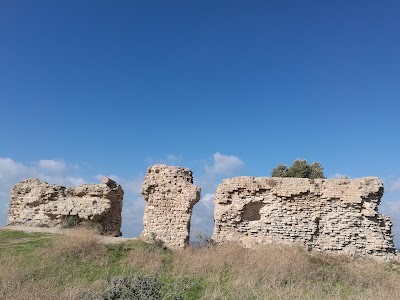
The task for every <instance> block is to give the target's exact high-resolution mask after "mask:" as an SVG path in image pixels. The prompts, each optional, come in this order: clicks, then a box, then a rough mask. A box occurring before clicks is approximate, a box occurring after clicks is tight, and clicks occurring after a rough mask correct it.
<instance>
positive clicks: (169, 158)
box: [146, 154, 183, 165]
mask: <svg viewBox="0 0 400 300" xmlns="http://www.w3.org/2000/svg"><path fill="white" fill-rule="evenodd" d="M182 160H183V159H182V156H179V155H175V154H165V155H164V157H162V158H153V157H152V156H148V157H146V162H147V163H148V164H149V165H155V164H166V165H177V164H179V163H181V162H182Z"/></svg>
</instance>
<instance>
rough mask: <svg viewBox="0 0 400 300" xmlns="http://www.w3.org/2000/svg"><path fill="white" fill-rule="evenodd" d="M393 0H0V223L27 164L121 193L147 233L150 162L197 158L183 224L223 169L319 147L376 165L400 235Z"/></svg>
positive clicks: (353, 170)
mask: <svg viewBox="0 0 400 300" xmlns="http://www.w3.org/2000/svg"><path fill="white" fill-rule="evenodd" d="M399 14H400V3H399V2H398V1H379V2H377V1H351V2H350V1H330V2H328V1H84V0H83V1H61V0H60V1H42V0H40V1H22V0H21V1H11V0H3V1H1V2H0V103H1V110H0V225H2V224H5V222H6V213H7V206H8V193H9V190H10V188H11V187H12V185H14V184H15V183H17V182H18V181H19V180H21V179H22V178H24V177H32V176H34V177H39V178H41V179H45V180H47V181H48V182H50V183H59V184H65V185H76V184H80V183H95V182H98V178H99V177H100V176H101V175H107V176H113V177H114V178H115V179H117V181H119V182H120V183H121V184H122V185H123V187H124V189H125V191H126V196H125V199H124V201H125V203H124V212H123V213H124V219H123V232H124V234H125V235H126V236H137V235H139V233H140V231H141V228H142V227H141V226H142V213H143V208H144V201H143V200H142V199H141V196H140V193H139V191H140V184H141V181H142V179H143V176H144V174H145V172H146V168H147V167H148V166H150V165H152V164H154V163H167V164H172V165H180V166H184V167H188V168H191V169H192V170H193V172H194V176H195V181H196V183H197V184H199V185H200V186H201V187H202V197H203V199H202V200H201V202H200V203H199V204H197V205H196V207H195V212H194V216H193V226H192V230H193V231H196V230H201V231H205V232H207V233H211V229H212V222H213V217H212V215H213V213H212V195H213V193H214V192H215V188H216V186H217V185H218V184H219V183H220V182H221V180H222V179H223V178H227V177H232V176H238V175H251V176H269V175H270V172H271V169H272V168H273V167H274V166H276V165H277V164H279V163H285V164H287V165H290V164H291V163H292V162H293V160H295V159H297V158H301V159H307V160H308V161H309V162H312V161H314V160H316V161H319V162H320V163H321V164H322V165H323V166H324V167H325V174H326V175H327V176H328V177H334V176H337V175H338V174H342V175H347V176H349V177H352V178H356V177H363V176H378V177H380V178H381V179H382V180H384V182H385V195H384V197H383V200H382V205H381V210H382V211H384V212H385V213H387V214H389V215H390V216H392V218H393V221H394V223H395V226H394V233H395V234H396V235H397V247H400V224H399V223H400V161H399V159H398V155H399V148H400V141H399V138H398V131H399V129H400V119H399V117H398V114H399V112H400V56H399V53H400V35H399V28H400V18H399V17H398V16H399Z"/></svg>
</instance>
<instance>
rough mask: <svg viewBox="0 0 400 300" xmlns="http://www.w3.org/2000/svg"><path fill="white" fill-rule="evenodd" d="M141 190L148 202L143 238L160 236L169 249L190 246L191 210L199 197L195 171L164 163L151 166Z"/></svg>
mask: <svg viewBox="0 0 400 300" xmlns="http://www.w3.org/2000/svg"><path fill="white" fill-rule="evenodd" d="M141 193H142V195H143V197H144V199H145V201H146V202H147V204H146V209H145V212H144V217H143V223H144V224H143V225H144V229H143V232H142V234H141V238H142V239H144V240H153V239H154V238H156V239H160V240H161V241H163V242H164V243H165V245H166V246H167V247H170V248H181V247H185V246H187V245H188V243H189V234H190V218H191V215H192V209H193V206H194V205H195V204H196V203H197V202H198V201H199V200H200V188H199V187H197V186H195V185H193V176H192V171H190V170H189V169H185V168H180V167H172V166H167V165H161V164H159V165H154V166H152V167H149V168H148V169H147V174H146V176H145V178H144V181H143V184H142V189H141Z"/></svg>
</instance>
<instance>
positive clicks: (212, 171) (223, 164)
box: [205, 152, 244, 176]
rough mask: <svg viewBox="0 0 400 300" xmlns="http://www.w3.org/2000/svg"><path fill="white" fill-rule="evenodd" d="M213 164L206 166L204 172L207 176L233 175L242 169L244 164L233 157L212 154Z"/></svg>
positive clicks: (217, 153)
mask: <svg viewBox="0 0 400 300" xmlns="http://www.w3.org/2000/svg"><path fill="white" fill-rule="evenodd" d="M213 160H214V161H213V164H212V165H211V166H209V165H206V166H205V171H206V174H207V175H208V176H216V175H226V176H230V175H233V174H234V173H235V172H237V171H240V170H241V169H242V168H243V167H244V162H243V161H242V160H241V159H240V158H239V157H237V156H234V155H223V154H221V153H219V152H216V153H214V154H213Z"/></svg>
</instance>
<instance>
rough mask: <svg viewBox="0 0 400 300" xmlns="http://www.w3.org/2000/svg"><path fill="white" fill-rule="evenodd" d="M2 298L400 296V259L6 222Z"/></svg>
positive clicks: (0, 246) (0, 250)
mask: <svg viewBox="0 0 400 300" xmlns="http://www.w3.org/2000/svg"><path fill="white" fill-rule="evenodd" d="M0 270H1V272H0V299H15V300H25V299H30V300H32V299H43V300H50V299H51V300H53V299H58V300H64V299H69V300H71V299H84V300H106V299H107V300H108V299H110V300H111V299H113V300H117V299H171V300H172V299H175V300H178V299H211V300H212V299H400V285H399V284H398V282H399V281H400V264H399V263H398V262H385V263H382V262H376V261H373V260H370V259H354V258H353V259H350V258H348V257H344V256H338V255H336V256H332V255H323V254H319V253H313V252H311V253H310V252H307V251H306V250H304V249H303V248H300V247H294V246H292V247H290V246H283V245H268V246H260V247H256V248H253V249H245V248H242V247H240V246H237V245H215V244H213V245H212V246H210V244H208V245H205V246H204V247H199V246H197V247H189V248H187V249H185V250H181V251H171V250H168V249H164V248H163V247H157V246H154V245H151V244H148V243H144V242H141V241H139V240H133V241H128V242H123V243H122V242H121V243H118V244H104V243H101V242H100V239H99V236H98V235H96V234H95V233H94V232H93V230H91V229H87V228H82V227H77V228H74V229H70V233H68V234H67V235H54V234H44V233H24V232H19V231H10V230H7V229H0Z"/></svg>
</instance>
